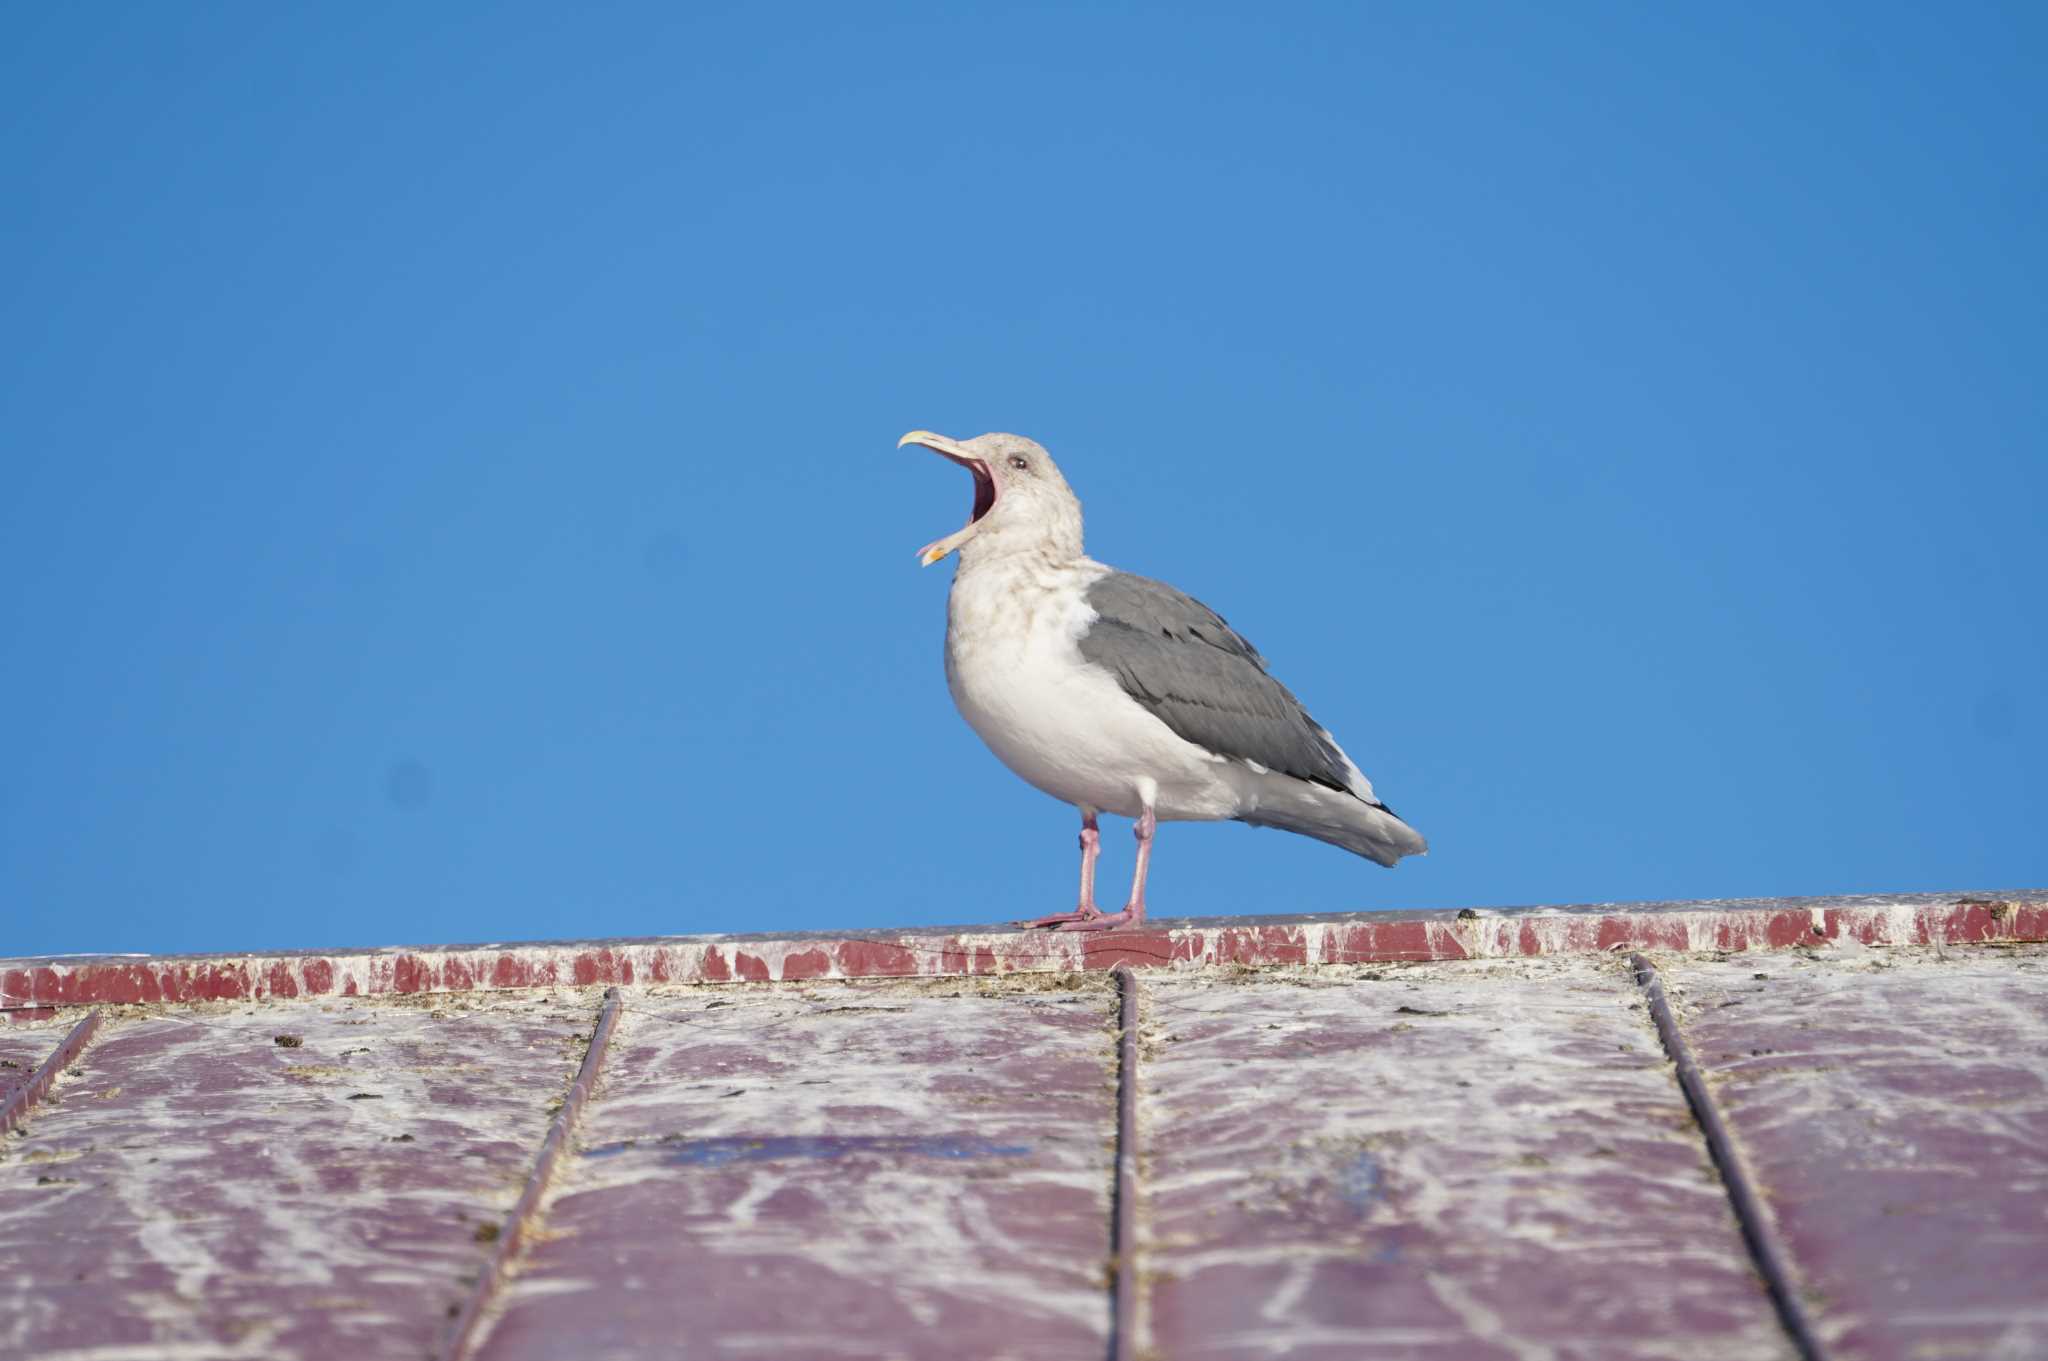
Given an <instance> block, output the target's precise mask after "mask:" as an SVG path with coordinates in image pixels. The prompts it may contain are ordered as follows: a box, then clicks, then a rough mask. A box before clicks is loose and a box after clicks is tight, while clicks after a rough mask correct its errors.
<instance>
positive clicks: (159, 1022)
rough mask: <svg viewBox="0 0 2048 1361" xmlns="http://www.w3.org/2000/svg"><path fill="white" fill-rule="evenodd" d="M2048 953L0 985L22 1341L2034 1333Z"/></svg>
mask: <svg viewBox="0 0 2048 1361" xmlns="http://www.w3.org/2000/svg"><path fill="white" fill-rule="evenodd" d="M2044 940H2048V894H2042V893H2005V894H1991V895H1972V896H1963V895H1940V896H1932V897H1919V898H1883V899H1858V900H1807V901H1776V902H1769V903H1747V904H1728V903H1712V904H1683V905H1654V906H1639V907H1613V906H1608V907H1597V908H1576V909H1558V910H1548V911H1526V912H1489V913H1478V914H1454V913H1444V914H1417V915H1389V914H1368V915H1356V916H1328V917H1315V918H1243V919H1233V920H1230V921H1198V922H1180V923H1171V922H1169V923H1164V924H1161V925H1160V926H1159V927H1157V928H1156V929H1154V928H1148V929H1145V930H1142V931H1136V932H1131V933H1113V934H1108V935H1101V936H1045V935H1042V934H1030V935H1024V934H1016V933H998V932H983V931H971V930H948V931H937V932H876V933H857V934H851V935H829V934H828V935H805V936H792V937H774V938H770V937H757V938H737V937H727V938H670V939H662V940H645V941H622V942H588V943H567V944H553V945H550V944H541V945H520V946H475V947H454V948H447V949H433V950H379V951H364V952H353V953H348V952H341V953H333V952H330V953H319V954H298V955H284V956H251V957H242V956H236V957H219V958H175V959H173V958H159V959H94V960H52V961H6V962H0V1009H4V1010H0V1015H4V1016H5V1017H7V1018H9V1020H11V1022H12V1023H11V1024H8V1023H0V1126H10V1127H12V1129H11V1132H10V1133H8V1134H7V1135H5V1136H4V1141H0V1356H7V1357H12V1356H37V1357H60V1356H65V1355H67V1354H73V1353H75V1354H77V1355H78V1356H81V1357H92V1358H95V1359H96V1361H118V1358H125V1357H136V1358H141V1357H154V1356H167V1357H239V1356H251V1357H306V1358H325V1357H329V1356H349V1357H387V1356H388V1357H403V1358H406V1359H407V1361H418V1358H421V1357H422V1356H426V1355H439V1356H450V1355H456V1354H460V1355H462V1356H474V1357H482V1358H509V1357H529V1356H530V1357H543V1356H545V1357H575V1358H584V1357H592V1358H594V1357H612V1356H617V1357H628V1356H650V1357H652V1356H664V1357H666V1356H672V1355H706V1356H732V1357H750V1358H754V1357H811V1356H817V1357H869V1356H873V1357H885V1356H886V1357H895V1356H904V1357H925V1356H931V1357H946V1358H956V1357H966V1358H974V1357H1018V1358H1037V1357H1047V1358H1050V1357H1100V1356H1105V1355H1110V1356H1123V1357H1137V1356H1156V1357H1161V1358H1167V1357H1182V1356H1202V1357H1235V1356H1245V1357H1253V1356H1258V1357H1268V1356H1288V1357H1347V1358H1349V1357H1372V1356H1402V1357H1466V1356H1501V1357H1509V1358H1527V1357H1560V1358H1562V1357H1631V1358H1633V1357H1642V1358H1674V1357H1679V1358H1682V1357H1693V1356H1699V1357H1713V1358H1723V1357H1727V1358H1742V1357H1759V1358H1762V1357H1793V1356H1798V1355H1800V1354H1802V1352H1803V1353H1805V1354H1807V1355H1815V1356H1828V1357H1840V1358H1847V1357H1872V1358H1876V1357H1897V1358H1901V1359H1902V1361H1904V1359H1905V1358H1916V1359H1917V1358H1929V1357H1937V1356H1939V1357H1948V1356H1987V1357H1988V1356H2011V1357H2031V1356H2039V1355H2048V1312H2044V1311H2043V1309H2042V1307H2041V1304H2040V1299H2041V1296H2042V1291H2041V1282H2042V1280H2043V1279H2048V1080H2044V1068H2048V1064H2044V1060H2043V1059H2042V1057H2041V1056H2042V1055H2043V1054H2044V1053H2048V946H2044V945H2043V944H2042V943H2041V942H2042V941H2044ZM750 979H752V980H758V981H753V982H750V981H747V980H750ZM1660 1019H1661V1020H1662V1021H1663V1022H1664V1023H1665V1030H1664V1033H1662V1034H1660V1031H1659V1024H1658V1023H1659V1020H1660ZM1674 1055H1675V1056H1676V1057H1677V1059H1678V1060H1679V1061H1678V1062H1677V1063H1676V1064H1674V1062H1673V1057H1674Z"/></svg>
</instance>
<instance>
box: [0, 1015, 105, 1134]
mask: <svg viewBox="0 0 2048 1361" xmlns="http://www.w3.org/2000/svg"><path fill="white" fill-rule="evenodd" d="M99 1028H100V1014H99V1013H98V1012H97V1011H88V1012H87V1013H86V1014H85V1019H84V1020H82V1021H80V1022H79V1023H78V1024H77V1025H75V1026H73V1027H71V1033H70V1034H68V1035H66V1036H65V1037H64V1041H63V1043H62V1044H59V1045H58V1046H57V1048H56V1051H55V1052H54V1053H52V1054H51V1055H50V1057H48V1058H46V1059H44V1060H43V1063H42V1066H41V1067H40V1068H38V1069H36V1071H35V1074H34V1076H32V1077H30V1078H29V1080H28V1085H27V1086H26V1087H22V1088H20V1089H18V1090H17V1091H16V1092H15V1093H14V1095H13V1096H10V1097H8V1098H7V1104H6V1105H5V1106H0V1134H5V1133H7V1131H9V1130H11V1129H13V1128H14V1127H15V1126H16V1125H18V1124H20V1123H21V1122H22V1121H23V1120H26V1119H27V1118H28V1113H29V1108H30V1107H32V1106H34V1105H35V1104H36V1102H38V1101H40V1100H42V1099H43V1093H45V1092H47V1091H49V1090H50V1085H51V1084H52V1083H54V1082H55V1081H56V1080H57V1074H59V1073H61V1072H63V1071H64V1070H65V1069H66V1068H68V1067H69V1066H70V1065H71V1062H72V1060H74V1059H76V1058H77V1057H78V1055H79V1052H80V1051H81V1050H83V1049H84V1048H85V1046H86V1045H88V1044H90V1043H91V1042H92V1037H93V1036H94V1035H96V1034H98V1033H99Z"/></svg>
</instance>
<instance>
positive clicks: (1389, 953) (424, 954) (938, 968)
mask: <svg viewBox="0 0 2048 1361" xmlns="http://www.w3.org/2000/svg"><path fill="white" fill-rule="evenodd" d="M1821 940H1854V941H1858V942H1861V943H1863V944H1868V945H1915V944H1930V943H1950V944H1967V943H1977V942H1987V941H2042V940H2048V890H2038V889H2026V890H2018V891H2007V892H1996V893H1967V894H1965V893H1938V894H1910V895H1879V896H1868V897H1842V898H1764V899H1728V900H1720V901H1706V902H1696V903H1617V904H1597V905H1583V906H1574V907H1556V908H1513V909H1507V910H1501V911H1494V910H1480V911H1474V910H1471V909H1466V910H1463V911H1431V912H1398V911H1396V912H1346V913H1333V914H1328V915H1323V916H1287V917H1280V916H1273V917H1200V918H1183V919H1180V920H1164V921H1156V922H1147V923H1146V924H1145V925H1144V926H1142V927H1139V928H1137V929H1135V930H1130V931H1108V932H1092V933H1065V934H1061V933H1051V932H1043V931H1018V930H1014V929H1007V928H996V929H992V928H989V927H919V928H910V929H904V930H894V931H850V932H830V931H815V932H789V933H783V934H780V935H777V934H763V935H750V936H656V937H648V938H644V939H636V940H609V941H541V942H530V943H525V944H509V945H449V946H432V947H417V948H406V947H394V948H386V949H375V950H339V951H330V950H304V951H291V952H283V953H275V954H239V955H163V956H149V957H132V956H130V957H124V956H96V957H90V958H57V959H16V960H0V1008H17V1007H31V1006H41V1007H49V1006H84V1005H88V1004H100V1003H115V1004H118V1003H132V1002H185V1001H217V1000H239V999H259V998H278V997H321V996H340V997H352V996H374V995H378V994H407V993H429V992H470V991H476V990H493V989H509V988H531V987H548V986H556V985H595V984H608V985H613V986H625V987H631V986H633V985H635V984H648V983H725V982H735V981H739V982H771V981H774V982H800V981H805V980H809V979H820V978H902V977H936V976H944V975H952V974H989V973H1006V972H1013V971H1020V970H1031V971H1047V970H1054V971H1056V970H1066V969H1109V968H1114V967H1116V966H1117V965H1119V964H1128V965H1131V966H1133V967H1138V968H1143V967H1148V966H1157V965H1172V964H1232V963H1235V964H1247V965H1283V964H1339V963H1392V962H1397V961H1421V960H1444V959H1473V958H1497V957H1502V956H1514V955H1554V954H1585V953H1594V952H1605V951H1611V950H1624V949H1628V950H1677V951H1685V950H1760V949H1782V948H1785V947H1787V946H1792V945H1798V944H1802V943H1810V942H1818V941H1821Z"/></svg>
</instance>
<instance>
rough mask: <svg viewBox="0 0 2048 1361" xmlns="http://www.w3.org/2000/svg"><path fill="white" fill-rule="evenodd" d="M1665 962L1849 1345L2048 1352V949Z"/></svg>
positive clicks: (1715, 1082) (1812, 1293) (1870, 1349)
mask: <svg viewBox="0 0 2048 1361" xmlns="http://www.w3.org/2000/svg"><path fill="white" fill-rule="evenodd" d="M1661 972H1662V973H1663V975H1664V979H1665V984H1666V987H1667V988H1668V989H1669V990H1670V991H1671V992H1672V994H1673V1000H1674V1002H1675V1003H1676V1004H1677V1007H1678V1009H1679V1011H1680V1013H1681V1015H1682V1017H1683V1020H1684V1027H1685V1031H1686V1034H1687V1038H1688V1040H1689V1041H1690V1043H1691V1045H1692V1048H1693V1051H1694V1054H1695V1055H1696V1057H1697V1059H1698V1061H1699V1063H1700V1066H1701V1067H1702V1069H1703V1070H1704V1071H1705V1072H1706V1073H1707V1076H1708V1083H1709V1087H1710V1089H1711V1090H1712V1092H1713V1096H1714V1100H1715V1103H1716V1104H1717V1105H1718V1106H1719V1107H1720V1108H1721V1110H1722V1111H1723V1113H1724V1115H1725V1116H1726V1118H1727V1120H1728V1122H1729V1124H1730V1125H1731V1126H1732V1127H1733V1129H1734V1132H1735V1136H1736V1140H1737V1143H1738V1146H1739V1147H1740V1149H1741V1152H1742V1156H1743V1159H1744V1161H1745V1162H1746V1163H1747V1164H1748V1165H1749V1167H1750V1168H1751V1171H1752V1173H1753V1175H1754V1176H1755V1177H1756V1179H1757V1180H1758V1181H1759V1182H1760V1183H1761V1185H1762V1187H1763V1191H1764V1200H1765V1202H1766V1204H1767V1205H1768V1206H1769V1208H1770V1210H1771V1212H1772V1215H1773V1217H1774V1218H1775V1220H1776V1222H1777V1228H1778V1232H1779V1235H1780V1237H1781V1238H1782V1240H1783V1241H1784V1243H1785V1244H1786V1246H1787V1249H1788V1252H1789V1255H1790V1256H1791V1258H1792V1261H1793V1266H1794V1269H1795V1272H1796V1273H1797V1275H1798V1276H1799V1277H1800V1279H1801V1281H1802V1282H1803V1284H1804V1286H1805V1287H1806V1291H1807V1297H1808V1299H1809V1302H1810V1306H1811V1308H1812V1309H1813V1312H1814V1313H1815V1316H1816V1321H1817V1323H1818V1325H1819V1329H1820V1332H1821V1335H1822V1336H1823V1337H1824V1338H1826V1339H1828V1341H1829V1344H1830V1348H1831V1350H1832V1351H1833V1352H1834V1353H1835V1354H1837V1355H1840V1356H1844V1357H1856V1358H1858V1359H1859V1361H1925V1358H1932V1357H1964V1356H1967V1357H1988V1358H2007V1357H2010V1358H2020V1357H2041V1356H2048V1057H2044V1056H2048V949H2044V948H2043V947H2041V946H2011V947H1993V948H1990V949H1983V948H1976V949H1971V950H1968V951H1959V950H1947V949H1936V948H1919V949H1903V950H1870V949H1860V948H1855V947H1849V948H1844V947H1840V946H1828V947H1823V948H1820V949H1817V950H1813V951H1808V952H1802V953H1798V954H1781V955H1774V956H1770V957H1765V958H1752V959H1741V960H1734V959H1731V960H1723V961H1710V960H1686V959H1676V960H1667V961H1665V962H1664V963H1663V964H1662V966H1661Z"/></svg>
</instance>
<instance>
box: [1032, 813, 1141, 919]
mask: <svg viewBox="0 0 2048 1361" xmlns="http://www.w3.org/2000/svg"><path fill="white" fill-rule="evenodd" d="M1158 826H1159V819H1158V818H1157V817H1155V816H1153V813H1152V810H1151V809H1150V808H1147V809H1146V810H1145V811H1144V812H1143V813H1141V814H1139V815H1138V825H1137V826H1136V827H1134V828H1132V829H1131V830H1132V831H1134V832H1135V833H1137V837H1138V872H1137V873H1136V874H1134V875H1133V876H1131V900H1130V902H1128V903H1126V904H1125V905H1124V910H1123V911H1121V912H1098V913H1096V914H1095V915H1094V916H1092V917H1085V918H1079V919H1077V920H1074V921H1069V922H1062V923H1061V924H1060V926H1059V927H1058V928H1057V929H1059V930H1061V931H1107V930H1108V929H1109V928H1110V927H1112V926H1136V925H1137V924H1138V923H1139V922H1141V921H1143V920H1145V872H1146V871H1147V870H1149V869H1151V868H1152V833H1153V831H1154V829H1156V828H1157V827H1158ZM1090 871H1091V873H1092V871H1093V866H1090Z"/></svg>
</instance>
